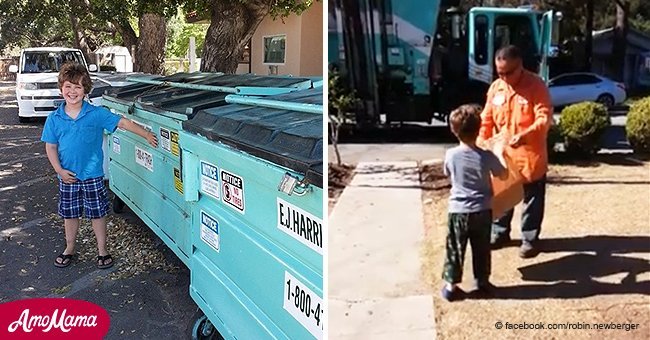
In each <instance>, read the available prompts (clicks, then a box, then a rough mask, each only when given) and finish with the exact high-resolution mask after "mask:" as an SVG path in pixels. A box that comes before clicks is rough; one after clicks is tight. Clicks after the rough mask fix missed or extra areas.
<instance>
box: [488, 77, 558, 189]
mask: <svg viewBox="0 0 650 340" xmlns="http://www.w3.org/2000/svg"><path fill="white" fill-rule="evenodd" d="M552 113H553V109H552V106H551V99H550V95H549V92H548V88H547V87H546V84H545V83H544V81H543V80H542V79H541V78H539V77H538V76H537V75H536V74H534V73H531V72H529V71H526V70H524V71H522V74H521V77H520V78H519V80H517V81H516V83H515V84H513V85H512V86H511V85H510V84H508V83H506V82H505V81H504V80H502V79H497V80H495V81H494V82H493V83H492V85H491V86H490V89H489V90H488V93H487V101H486V104H485V108H484V109H483V112H482V113H481V130H480V132H479V138H478V139H479V141H481V140H486V139H489V138H491V137H492V136H493V134H494V133H495V132H503V131H504V129H505V132H506V134H507V135H508V136H514V135H516V134H520V135H521V136H522V138H521V141H520V145H519V146H518V147H516V148H506V152H507V153H508V155H509V156H510V157H511V158H512V160H513V162H514V163H515V164H517V167H518V168H519V171H520V172H521V175H522V176H523V177H524V179H525V180H526V181H527V182H533V181H535V180H538V179H540V178H542V177H543V176H544V174H546V171H547V169H548V151H547V147H546V137H547V134H548V129H549V127H550V125H551V123H552V119H553V118H552V116H551V115H552Z"/></svg>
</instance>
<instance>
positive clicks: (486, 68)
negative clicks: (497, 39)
mask: <svg viewBox="0 0 650 340" xmlns="http://www.w3.org/2000/svg"><path fill="white" fill-rule="evenodd" d="M493 24H494V16H493V15H490V14H489V13H486V12H482V11H480V10H477V9H472V10H470V12H469V15H468V29H467V32H468V33H467V35H468V38H469V41H468V49H467V50H468V55H467V58H468V66H469V67H468V70H467V72H468V74H467V77H468V79H469V80H474V81H479V82H483V83H486V84H490V83H492V80H493V77H492V75H493V72H494V70H493V66H492V65H493V62H494V61H493V60H494V48H493V46H494V34H493V28H492V27H493Z"/></svg>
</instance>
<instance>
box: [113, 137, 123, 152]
mask: <svg viewBox="0 0 650 340" xmlns="http://www.w3.org/2000/svg"><path fill="white" fill-rule="evenodd" d="M113 152H114V153H116V154H118V155H119V154H120V153H121V152H122V147H121V146H120V137H118V136H113Z"/></svg>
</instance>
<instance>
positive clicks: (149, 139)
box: [147, 132, 158, 148]
mask: <svg viewBox="0 0 650 340" xmlns="http://www.w3.org/2000/svg"><path fill="white" fill-rule="evenodd" d="M147 142H148V143H149V145H151V146H153V147H154V148H157V147H158V138H156V134H155V133H153V132H149V133H147Z"/></svg>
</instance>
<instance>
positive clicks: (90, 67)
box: [88, 64, 97, 72]
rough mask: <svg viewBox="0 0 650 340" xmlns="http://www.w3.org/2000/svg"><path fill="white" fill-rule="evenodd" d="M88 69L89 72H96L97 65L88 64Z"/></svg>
mask: <svg viewBox="0 0 650 340" xmlns="http://www.w3.org/2000/svg"><path fill="white" fill-rule="evenodd" d="M88 71H89V72H97V65H95V64H90V65H88Z"/></svg>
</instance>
